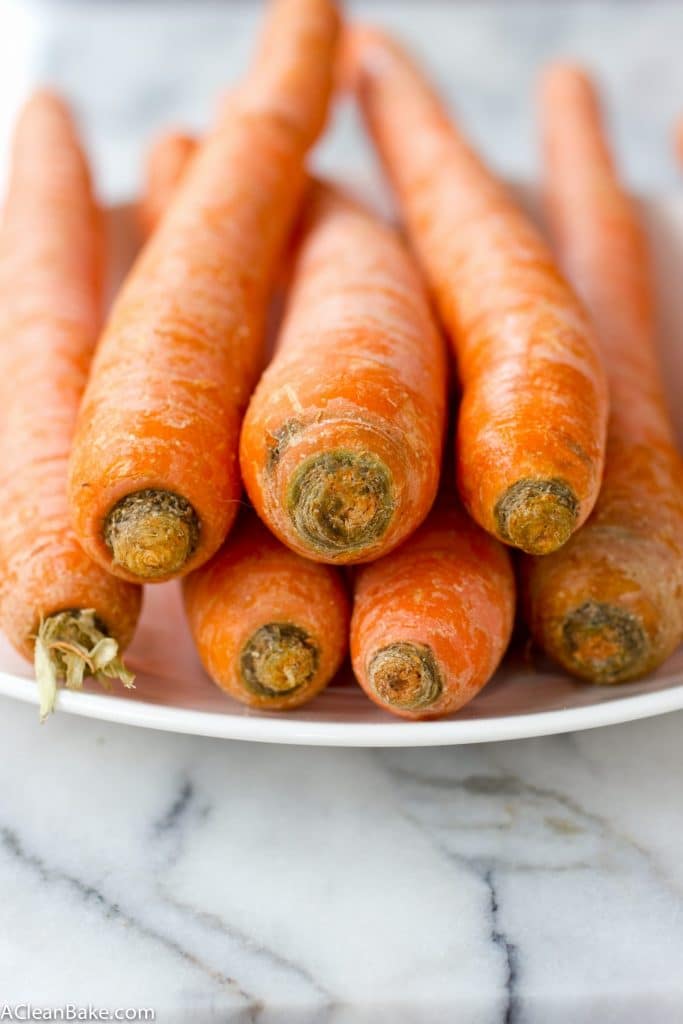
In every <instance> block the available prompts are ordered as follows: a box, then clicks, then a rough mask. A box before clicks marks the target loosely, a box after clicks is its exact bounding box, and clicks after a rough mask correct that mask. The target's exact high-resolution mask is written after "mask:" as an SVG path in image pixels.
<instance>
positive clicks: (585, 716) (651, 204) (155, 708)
mask: <svg viewBox="0 0 683 1024" xmlns="http://www.w3.org/2000/svg"><path fill="white" fill-rule="evenodd" d="M644 208H645V213H646V217H647V222H648V225H649V227H650V230H651V236H652V240H653V247H654V256H655V264H656V272H657V280H658V284H659V292H660V302H661V310H662V330H661V350H662V361H663V365H664V369H665V377H666V382H667V387H668V390H669V396H670V400H671V407H672V409H673V411H674V416H675V418H676V426H677V431H678V437H679V440H683V403H682V402H681V401H680V399H679V397H678V396H679V395H681V394H683V194H682V195H680V196H676V197H673V198H669V199H657V200H649V201H647V202H645V203H644ZM117 225H118V227H119V228H121V229H122V230H120V231H118V232H117V245H116V248H117V251H118V253H119V254H122V253H123V251H125V250H126V249H129V248H130V245H129V241H128V236H127V231H126V229H125V223H124V221H122V220H118V221H117ZM128 661H129V663H130V665H131V667H132V668H133V669H134V670H135V672H136V673H137V680H136V689H135V691H133V692H132V695H131V693H130V691H126V692H125V696H123V695H122V691H121V690H120V689H118V688H117V687H113V688H112V691H111V693H109V694H105V693H103V692H102V691H101V690H100V689H99V688H98V687H96V686H94V685H90V684H88V685H87V686H86V690H85V691H84V692H82V693H73V692H67V691H62V692H61V693H60V697H59V705H58V707H59V710H60V711H61V712H64V711H68V712H72V713H74V714H79V715H84V716H87V717H90V718H99V719H102V720H104V721H111V722H122V723H125V724H128V725H139V726H145V727H147V728H152V729H165V730H169V731H172V732H182V733H196V734H198V735H201V736H219V737H225V738H229V739H240V740H252V741H263V742H269V743H303V744H316V745H317V744H319V745H330V746H359V747H361V746H397V747H400V746H405V747H412V746H431V745H438V744H459V743H482V742H489V741H492V740H504V739H517V738H520V737H524V736H543V735H549V734H551V733H561V732H571V731H574V730H578V729H591V728H595V727H596V726H600V725H611V724H614V723H616V722H626V721H631V720H633V719H636V718H647V717H649V716H651V715H659V714H663V713H664V712H667V711H675V710H678V709H680V708H683V647H681V648H679V650H678V651H677V652H676V653H675V654H674V655H673V657H672V658H670V659H669V661H668V662H667V663H666V665H664V666H663V667H662V668H661V669H660V670H659V671H658V672H656V673H655V674H654V675H653V676H650V677H649V678H648V679H646V680H643V681H641V682H638V683H631V684H629V685H626V686H620V687H617V688H609V687H608V688H604V687H593V686H589V685H585V684H581V683H578V682H575V681H573V680H572V679H570V678H569V677H568V676H565V675H564V674H563V673H561V672H559V671H555V670H553V669H552V668H551V667H550V666H548V665H543V666H540V667H539V666H532V665H529V664H526V663H525V661H524V658H523V657H522V656H521V655H520V654H519V653H514V654H512V655H511V656H509V657H508V659H507V660H506V662H505V664H504V666H503V668H502V669H501V671H500V672H498V673H497V675H496V677H495V678H494V679H493V680H492V681H491V682H490V683H489V685H488V686H487V687H486V688H485V689H484V690H483V691H482V692H481V693H480V694H479V696H478V697H477V698H476V699H475V700H474V701H472V703H471V704H469V705H468V706H467V707H465V708H463V710H462V711H460V712H458V714H457V715H455V716H454V717H452V718H450V719H445V720H442V721H439V722H405V721H401V720H399V719H395V718H393V717H391V716H390V715H388V714H385V713H384V712H382V711H380V710H379V708H376V707H375V706H374V705H373V704H372V703H371V702H370V701H369V700H368V699H367V698H366V697H365V695H364V694H363V693H362V692H361V690H360V689H359V688H358V687H357V686H356V685H355V684H354V683H353V681H352V680H351V679H350V677H349V674H348V672H347V673H346V674H345V676H344V677H343V678H342V679H340V680H339V682H335V683H334V684H333V685H332V686H331V687H329V688H328V689H327V690H326V692H325V693H323V694H321V695H320V696H319V697H318V698H317V699H316V700H315V701H313V702H312V703H311V704H309V705H308V706H307V707H305V708H301V709H299V710H297V711H293V712H289V713H288V714H283V713H268V712H259V711H252V710H250V709H248V708H244V707H242V706H241V705H239V704H237V703H236V702H235V701H233V700H231V699H230V698H229V697H227V696H224V695H223V694H222V693H221V692H220V691H219V690H218V689H217V688H216V687H215V686H214V685H213V684H212V683H211V682H210V681H209V679H208V678H207V677H206V676H205V675H204V673H203V671H202V668H201V666H200V664H199V662H198V659H197V657H196V654H195V653H194V649H193V646H192V642H191V639H190V637H189V634H188V631H187V628H186V626H185V623H184V620H183V615H182V607H181V601H180V594H179V588H178V587H177V585H176V584H165V585H163V586H160V587H149V588H147V595H146V598H145V609H144V612H143V616H142V620H141V623H140V628H139V630H138V633H137V636H136V639H135V641H134V643H133V645H132V647H131V648H130V651H129V654H128ZM31 675H32V673H31V666H30V665H28V664H26V663H25V662H24V661H23V660H22V659H21V658H20V657H19V656H18V655H17V654H15V653H14V651H13V650H12V649H11V648H10V647H9V645H8V644H7V643H6V642H5V641H4V640H2V639H0V693H2V694H6V695H8V696H10V697H15V698H17V699H19V700H24V701H29V702H31V703H34V704H35V703H37V700H36V690H35V686H34V684H33V683H32V681H31Z"/></svg>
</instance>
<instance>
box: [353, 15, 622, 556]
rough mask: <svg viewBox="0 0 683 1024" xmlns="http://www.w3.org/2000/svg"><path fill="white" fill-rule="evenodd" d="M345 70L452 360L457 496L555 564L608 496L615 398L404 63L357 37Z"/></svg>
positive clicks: (559, 286) (561, 286) (489, 179)
mask: <svg viewBox="0 0 683 1024" xmlns="http://www.w3.org/2000/svg"><path fill="white" fill-rule="evenodd" d="M349 61H350V66H351V69H352V76H353V81H354V82H355V85H356V89H357V93H358V96H359V100H360V103H361V106H362V109H363V113H364V116H365V119H366V122H367V125H368V127H369V130H370V132H371V134H372V137H373V139H374V142H375V144H376V146H377V148H378V150H379V153H380V155H381V157H382V160H383V162H384V165H385V167H386V170H387V172H388V174H389V176H390V178H391V181H392V183H393V186H394V189H395V191H396V194H397V197H398V200H399V204H400V207H401V210H402V213H403V215H404V217H405V220H406V224H407V228H408V232H409V235H410V237H411V240H412V242H413V244H414V245H415V248H416V250H417V253H418V256H419V258H420V260H421V262H422V265H423V268H424V270H425V273H426V275H427V278H428V280H429V283H430V285H431V288H432V290H433V293H434V297H435V300H436V303H437V305H438V308H439V310H440V313H441V317H442V319H443V322H444V324H445V326H446V329H447V331H448V332H449V334H450V337H451V341H452V343H453V347H454V351H455V355H456V358H457V362H458V369H459V375H460V381H461V385H462V390H463V398H462V405H461V409H460V417H459V423H458V435H457V471H458V485H459V489H460V493H461V496H462V498H463V500H464V502H465V505H466V506H467V508H468V510H469V512H470V513H471V515H472V516H473V517H474V519H476V520H477V522H478V523H480V524H481V525H482V526H483V527H484V528H485V529H486V530H488V531H489V532H491V533H493V534H495V535H496V536H498V537H500V539H501V540H504V541H506V542H507V543H508V544H512V545H514V546H516V547H519V548H522V549H523V550H525V551H529V552H532V553H534V554H546V553H547V552H549V551H553V550H555V549H556V548H558V547H560V546H561V545H562V544H564V543H565V541H566V540H567V539H568V538H569V536H570V535H571V533H572V532H573V531H574V530H575V529H576V528H577V527H579V526H580V525H581V524H582V523H583V522H584V520H585V519H586V517H587V516H588V514H589V512H590V510H591V508H592V507H593V504H594V502H595V499H596V497H597V493H598V489H599V484H600V477H601V473H602V466H603V459H604V448H605V430H606V420H607V397H606V385H605V378H604V372H603V369H602V366H601V363H600V358H599V353H598V346H597V342H596V340H595V338H594V333H593V329H592V327H591V325H590V324H589V322H588V320H587V318H586V316H585V314H584V311H583V309H582V307H581V306H580V304H579V303H578V302H577V300H576V299H575V297H574V295H573V293H572V292H571V290H570V288H569V287H568V285H567V284H566V283H565V281H564V280H563V278H562V277H561V275H560V274H559V272H558V271H557V269H556V267H555V264H554V263H553V260H552V257H551V255H550V252H549V251H548V248H547V246H546V244H545V242H544V241H543V239H542V238H541V236H540V235H539V233H538V232H537V231H536V230H535V228H534V227H533V226H532V225H531V223H530V222H529V221H528V220H527V218H526V217H525V216H524V215H523V213H522V212H521V211H520V210H519V209H518V208H517V206H516V205H515V203H514V202H513V200H512V199H511V197H510V196H509V194H508V192H507V191H506V189H505V188H504V187H503V186H502V185H501V184H500V183H499V182H498V181H497V180H496V179H495V178H494V176H493V175H492V174H491V172H490V171H488V170H487V168H486V167H485V166H484V164H483V163H482V162H481V160H480V159H479V157H478V156H477V155H476V154H475V153H474V152H473V150H472V149H470V148H469V146H468V145H467V143H466V142H465V141H464V139H463V138H462V137H461V135H460V133H459V131H458V129H457V128H456V127H455V126H454V125H453V124H452V123H451V122H450V121H449V119H448V116H447V114H446V111H445V109H444V108H443V106H442V104H441V102H440V100H439V98H438V97H437V96H436V94H435V93H434V92H433V91H432V89H431V86H430V85H429V83H428V82H427V81H426V80H425V79H424V77H423V76H422V74H421V72H420V71H419V69H418V68H417V67H416V66H415V65H413V64H412V63H411V61H410V59H409V57H408V56H407V55H406V54H405V53H404V52H403V51H402V50H401V49H400V48H399V47H398V46H397V45H396V44H395V43H393V42H392V41H391V40H390V39H388V38H387V37H385V36H383V35H382V34H381V33H379V32H376V31H373V30H362V29H361V30H359V31H358V32H357V33H356V34H355V35H352V36H351V43H350V48H349Z"/></svg>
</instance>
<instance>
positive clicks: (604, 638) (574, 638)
mask: <svg viewBox="0 0 683 1024" xmlns="http://www.w3.org/2000/svg"><path fill="white" fill-rule="evenodd" d="M562 644H563V649H564V650H563V653H564V655H565V658H566V663H567V665H568V667H569V668H571V669H572V670H573V671H574V672H576V673H577V674H578V675H580V676H582V677H583V678H584V679H589V680H590V681H591V682H593V683H598V684H601V685H611V684H613V683H621V682H626V681H627V680H629V679H633V678H634V677H635V676H638V675H640V674H641V673H642V672H643V671H644V670H645V668H646V660H647V655H648V651H649V643H648V638H647V634H646V632H645V630H644V629H643V626H642V623H641V622H640V620H639V619H638V618H637V617H636V616H635V615H633V614H632V612H630V611H627V610H626V609H625V608H619V607H618V606H617V605H612V604H606V603H604V602H602V601H585V602H584V603H583V604H582V605H580V606H579V607H578V608H576V609H574V611H572V612H571V613H570V614H569V615H568V616H567V617H566V618H565V620H564V623H563V625H562Z"/></svg>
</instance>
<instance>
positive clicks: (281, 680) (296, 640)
mask: <svg viewBox="0 0 683 1024" xmlns="http://www.w3.org/2000/svg"><path fill="white" fill-rule="evenodd" d="M319 658H320V654H319V651H318V647H317V645H316V644H315V642H314V641H313V639H312V638H311V637H310V636H309V634H308V633H307V632H306V631H305V630H304V629H301V627H300V626H294V625H292V624H291V623H289V622H269V623H267V624H266V625H264V626H261V627H260V628H259V629H257V630H256V632H255V633H252V635H251V636H250V637H249V639H248V640H247V642H246V643H245V645H244V647H243V648H242V652H241V654H240V665H239V668H240V676H241V678H242V681H243V682H244V684H245V686H246V687H247V688H248V689H249V690H251V691H252V693H255V694H257V695H258V696H259V697H283V696H285V695H287V694H290V693H293V692H294V691H295V690H298V689H300V688H301V687H302V686H305V685H306V683H309V682H310V681H311V679H313V677H314V676H315V674H316V672H317V671H318V662H319Z"/></svg>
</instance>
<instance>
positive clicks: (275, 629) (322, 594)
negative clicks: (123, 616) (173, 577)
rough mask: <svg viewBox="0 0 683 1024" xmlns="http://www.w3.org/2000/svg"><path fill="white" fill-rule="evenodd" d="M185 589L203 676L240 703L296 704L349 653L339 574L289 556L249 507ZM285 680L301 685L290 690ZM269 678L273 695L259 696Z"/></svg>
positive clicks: (282, 706)
mask: <svg viewBox="0 0 683 1024" xmlns="http://www.w3.org/2000/svg"><path fill="white" fill-rule="evenodd" d="M183 591H184V597H185V609H186V612H187V617H188V621H189V623H190V628H191V631H192V635H193V637H194V641H195V644H196V646H197V650H198V652H199V656H200V658H201V660H202V663H203V665H204V667H205V669H206V671H207V672H208V674H209V675H210V676H211V678H212V679H213V680H214V682H215V683H216V684H217V685H218V686H219V687H221V689H223V690H225V692H226V693H228V694H229V695H230V696H232V697H234V698H235V699H236V700H239V701H241V703H243V704H248V705H250V706H251V707H255V708H265V709H268V710H282V711H284V710H287V709H290V708H295V707H299V706H300V705H301V704H304V703H306V702H307V701H309V700H311V699H312V698H313V697H315V696H316V694H318V693H319V692H320V691H321V690H322V689H323V688H324V687H325V686H326V685H327V683H328V682H329V681H330V679H331V678H332V676H333V675H334V673H335V672H336V671H337V669H338V668H339V666H340V664H341V662H342V660H343V658H344V655H345V653H346V649H347V645H348V625H349V599H348V596H347V593H346V590H345V587H344V585H343V583H342V580H341V576H340V574H339V571H338V570H337V569H334V568H333V567H331V566H326V565H320V564H317V563H315V562H310V561H307V560H306V559H303V558H301V557H300V556H299V555H296V554H294V552H292V551H290V550H289V549H288V548H286V547H285V546H284V545H282V544H281V543H280V542H279V541H278V540H277V539H276V538H275V537H273V536H272V534H270V533H269V531H268V530H267V529H266V527H265V526H264V525H263V524H262V523H261V522H260V521H259V520H258V518H257V517H256V516H255V515H254V513H253V512H252V511H251V510H248V511H247V512H245V514H244V515H243V516H241V517H240V521H239V523H238V525H237V526H236V528H235V530H234V532H233V533H232V534H231V535H230V537H229V538H228V539H227V541H226V542H225V544H224V545H223V547H222V548H221V550H220V551H219V552H218V554H216V555H215V556H214V557H213V558H212V559H211V561H210V562H208V563H207V564H206V565H204V566H202V567H201V568H200V569H197V570H196V571H195V572H193V573H190V575H189V576H187V577H186V578H185V580H184V581H183ZM283 637H284V638H285V639H286V640H287V639H289V640H290V641H292V642H291V643H290V645H289V646H285V647H283V646H282V643H281V641H282V638H283ZM274 644H277V645H278V647H277V649H276V650H275V652H273V645H274ZM283 677H284V678H283ZM288 678H293V679H294V680H298V685H296V686H295V687H294V688H292V689H288V688H287V686H288ZM266 680H267V681H272V682H273V683H274V684H275V687H276V689H275V690H274V691H273V692H270V693H269V692H264V682H265V681H266ZM280 687H283V689H282V691H281V692H278V690H279V688H280Z"/></svg>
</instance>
